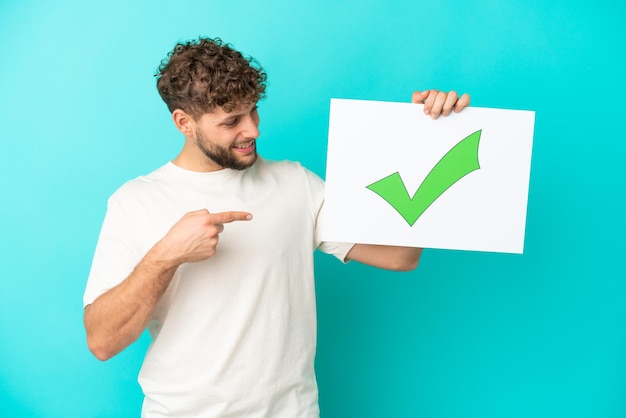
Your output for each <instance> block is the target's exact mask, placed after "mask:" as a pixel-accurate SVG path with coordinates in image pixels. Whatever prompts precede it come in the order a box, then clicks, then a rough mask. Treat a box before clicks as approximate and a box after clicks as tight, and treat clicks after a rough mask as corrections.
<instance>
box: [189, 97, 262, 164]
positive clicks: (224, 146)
mask: <svg viewBox="0 0 626 418" xmlns="http://www.w3.org/2000/svg"><path fill="white" fill-rule="evenodd" d="M189 122H191V123H190V125H189V135H186V136H187V141H186V143H185V147H184V149H183V152H182V153H181V155H180V156H179V158H178V162H177V163H180V165H182V166H183V167H185V166H186V167H187V168H190V169H192V170H196V171H215V170H220V169H223V168H231V169H234V170H243V169H246V168H248V167H250V166H252V164H254V162H255V161H256V159H257V152H256V139H257V138H258V136H259V128H258V127H259V122H260V120H259V113H258V110H257V106H256V103H254V104H250V105H246V106H241V107H239V108H236V109H235V110H233V111H232V112H225V111H224V110H223V109H222V108H221V107H215V108H214V109H213V111H212V112H209V113H205V114H203V115H202V116H200V117H199V118H198V119H197V120H193V119H192V118H190V117H189Z"/></svg>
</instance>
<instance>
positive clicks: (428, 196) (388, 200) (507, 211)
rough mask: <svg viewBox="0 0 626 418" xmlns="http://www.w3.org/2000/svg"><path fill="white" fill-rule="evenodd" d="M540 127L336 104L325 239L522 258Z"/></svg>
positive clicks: (418, 109)
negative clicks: (535, 135)
mask: <svg viewBox="0 0 626 418" xmlns="http://www.w3.org/2000/svg"><path fill="white" fill-rule="evenodd" d="M534 121H535V112H533V111H522V110H504V109H488V108H477V107H469V108H466V109H464V110H463V111H462V112H461V113H458V114H455V113H453V114H451V115H450V116H448V117H440V118H439V119H438V120H432V119H431V118H430V117H428V116H426V115H424V114H423V105H421V104H412V103H391V102H377V101H364V100H345V99H331V104H330V125H329V133H328V161H327V171H326V202H325V222H324V227H323V232H322V239H323V240H324V241H337V242H357V243H366V244H384V245H403V246H413V247H424V248H442V249H456V250H472V251H493V252H506V253H518V254H521V253H522V252H523V249H524V232H525V227H526V207H527V201H528V183H529V177H530V161H531V153H532V139H533V130H534ZM403 193H404V194H403Z"/></svg>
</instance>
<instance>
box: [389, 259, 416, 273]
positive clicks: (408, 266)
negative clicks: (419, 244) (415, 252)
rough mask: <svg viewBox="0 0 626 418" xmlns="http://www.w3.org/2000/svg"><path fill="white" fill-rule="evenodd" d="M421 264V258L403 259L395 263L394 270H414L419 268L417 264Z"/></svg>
mask: <svg viewBox="0 0 626 418" xmlns="http://www.w3.org/2000/svg"><path fill="white" fill-rule="evenodd" d="M418 265H419V258H416V259H413V260H403V261H402V262H399V263H397V264H396V265H394V267H393V269H392V270H394V271H413V270H415V269H416V268H417V266H418Z"/></svg>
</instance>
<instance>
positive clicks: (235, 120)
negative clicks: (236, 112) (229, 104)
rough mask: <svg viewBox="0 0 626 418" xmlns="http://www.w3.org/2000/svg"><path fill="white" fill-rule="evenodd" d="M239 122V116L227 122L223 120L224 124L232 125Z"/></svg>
mask: <svg viewBox="0 0 626 418" xmlns="http://www.w3.org/2000/svg"><path fill="white" fill-rule="evenodd" d="M238 123H239V118H234V119H231V120H229V121H227V122H224V126H228V127H233V126H235V125H237V124H238Z"/></svg>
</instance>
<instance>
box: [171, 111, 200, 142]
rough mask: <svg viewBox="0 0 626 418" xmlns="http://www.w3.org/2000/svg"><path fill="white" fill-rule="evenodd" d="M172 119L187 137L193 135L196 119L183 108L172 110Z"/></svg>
mask: <svg viewBox="0 0 626 418" xmlns="http://www.w3.org/2000/svg"><path fill="white" fill-rule="evenodd" d="M172 120H173V121H174V125H176V129H178V130H179V131H180V132H181V133H182V134H183V135H185V136H186V137H187V136H191V135H193V132H195V130H196V121H195V120H194V118H193V117H191V115H189V114H187V113H186V112H185V111H184V110H182V109H176V110H174V111H173V112H172Z"/></svg>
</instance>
